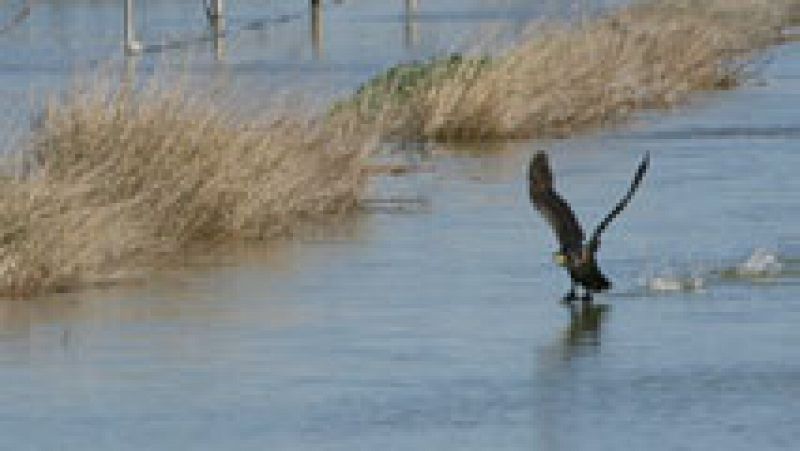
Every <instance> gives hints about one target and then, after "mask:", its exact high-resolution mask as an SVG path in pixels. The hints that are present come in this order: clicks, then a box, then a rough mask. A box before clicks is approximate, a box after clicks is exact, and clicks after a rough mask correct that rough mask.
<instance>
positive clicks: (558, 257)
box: [553, 252, 567, 266]
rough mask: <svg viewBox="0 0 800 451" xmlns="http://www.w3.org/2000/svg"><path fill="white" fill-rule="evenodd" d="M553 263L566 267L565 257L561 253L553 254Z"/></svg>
mask: <svg viewBox="0 0 800 451" xmlns="http://www.w3.org/2000/svg"><path fill="white" fill-rule="evenodd" d="M553 261H554V262H555V263H556V265H558V266H567V256H566V255H564V254H562V253H561V252H553Z"/></svg>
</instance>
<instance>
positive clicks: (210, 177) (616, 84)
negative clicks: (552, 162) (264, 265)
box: [0, 0, 800, 297]
mask: <svg viewBox="0 0 800 451" xmlns="http://www.w3.org/2000/svg"><path fill="white" fill-rule="evenodd" d="M799 13H800V0H668V1H664V2H653V3H646V4H640V5H637V6H633V7H628V8H624V9H622V10H619V11H616V12H614V13H611V14H609V15H607V16H605V17H600V18H594V19H591V20H586V21H584V22H581V23H576V24H564V25H552V24H548V25H540V26H538V27H536V28H535V30H534V33H532V34H530V35H529V36H530V37H529V38H526V39H522V40H521V41H520V42H519V43H518V44H517V45H515V46H512V47H511V48H508V49H506V50H505V51H503V52H498V53H496V54H494V55H493V56H491V57H483V56H481V57H470V56H452V57H448V58H445V59H442V60H436V61H432V62H426V63H418V64H412V65H404V66H400V67H397V68H395V69H393V70H391V71H389V72H387V73H385V74H383V75H382V76H380V77H377V78H376V79H374V80H372V81H371V82H369V83H367V84H365V85H364V86H363V87H362V89H360V90H359V91H358V92H357V93H356V94H355V95H354V96H353V97H352V98H351V99H349V100H347V101H343V102H339V103H337V104H336V105H335V106H334V108H332V109H331V110H330V111H329V112H328V114H325V115H321V116H318V117H316V119H315V118H310V119H305V118H303V117H305V115H302V114H296V113H297V112H295V111H290V110H287V111H277V112H276V111H273V112H271V114H270V116H269V117H270V118H271V119H242V118H238V117H236V116H235V115H233V114H231V113H230V112H229V111H228V110H226V109H225V108H220V107H217V106H216V105H218V102H216V101H215V99H198V98H196V97H195V96H192V95H189V94H188V93H187V91H186V90H183V89H180V88H170V87H168V88H167V89H162V88H158V87H153V88H150V89H144V90H138V91H136V92H135V93H131V92H128V91H126V90H124V89H123V90H120V89H115V88H104V87H103V86H105V85H103V84H93V85H92V86H90V87H89V88H88V89H76V90H74V91H73V92H72V93H71V94H70V95H68V96H66V97H65V98H63V99H62V100H60V101H58V102H53V103H52V104H51V105H50V106H49V107H48V108H47V109H46V110H45V111H44V112H43V114H42V116H41V120H40V121H38V123H37V124H36V126H35V127H34V129H33V130H32V131H31V132H30V135H29V140H28V141H27V147H28V148H27V149H25V150H26V151H25V155H26V161H25V162H24V164H21V165H20V166H19V167H16V168H12V167H11V163H10V162H6V167H5V168H4V173H6V174H7V175H5V176H2V177H0V208H1V209H2V211H3V214H2V215H0V243H1V246H2V247H0V296H9V297H26V296H31V295H35V294H37V293H43V292H48V291H58V290H67V289H72V288H74V287H78V286H84V285H87V284H97V283H113V282H115V281H117V280H119V279H121V278H127V277H130V276H131V275H132V274H135V273H137V268H152V267H153V266H155V265H158V264H161V263H162V262H168V261H169V260H170V258H171V256H173V255H175V254H177V253H181V252H183V251H185V250H187V249H190V248H192V246H193V245H195V244H199V243H209V242H211V243H223V242H226V241H229V240H251V239H266V238H269V237H274V236H276V235H280V234H288V233H291V232H292V231H293V230H294V229H295V226H297V225H298V224H301V223H307V222H309V221H318V220H321V219H323V218H328V217H330V216H331V215H336V214H343V213H346V212H349V211H351V210H352V209H353V207H355V206H356V204H357V203H358V198H359V195H360V192H361V189H362V187H363V185H364V183H365V178H366V174H367V171H368V170H370V167H369V165H367V164H366V162H367V160H368V157H369V155H370V154H371V152H372V151H373V150H374V149H375V148H376V146H377V145H378V143H379V141H380V139H381V138H385V137H386V136H389V135H394V136H401V137H406V138H412V139H415V140H463V139H503V138H531V137H532V138H539V137H553V136H567V135H570V134H572V133H575V132H579V131H582V130H586V129H591V128H596V127H601V126H603V125H605V124H608V123H614V122H617V121H620V120H623V119H625V118H627V117H629V116H630V115H631V114H633V113H634V112H635V111H637V110H640V109H643V108H668V107H670V106H672V105H675V104H677V103H680V102H683V101H685V100H686V98H687V97H688V96H689V95H690V94H691V93H692V92H695V91H698V90H711V89H727V88H731V87H734V86H736V85H737V83H739V82H740V81H741V80H742V78H743V77H745V76H746V69H747V67H748V66H747V63H748V62H749V60H750V58H751V57H752V53H753V52H754V51H755V50H758V49H760V48H762V47H764V46H766V45H769V44H771V43H773V42H776V40H777V39H778V37H779V35H780V29H781V27H784V26H786V25H788V24H790V23H794V22H795V20H796V19H797V18H798V16H800V14H799ZM10 174H15V175H13V176H12V175H10Z"/></svg>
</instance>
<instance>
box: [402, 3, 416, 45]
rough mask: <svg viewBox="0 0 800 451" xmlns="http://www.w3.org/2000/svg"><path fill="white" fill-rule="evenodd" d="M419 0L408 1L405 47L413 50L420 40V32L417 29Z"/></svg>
mask: <svg viewBox="0 0 800 451" xmlns="http://www.w3.org/2000/svg"><path fill="white" fill-rule="evenodd" d="M417 7H418V5H417V0H406V15H405V28H404V31H405V45H406V48H412V47H415V46H416V45H417V41H418V40H419V30H418V27H417Z"/></svg>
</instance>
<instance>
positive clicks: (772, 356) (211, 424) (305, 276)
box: [0, 2, 800, 450]
mask: <svg viewBox="0 0 800 451" xmlns="http://www.w3.org/2000/svg"><path fill="white" fill-rule="evenodd" d="M175 3H176V4H178V3H179V2H175ZM229 3H230V2H229ZM423 3H424V2H423ZM433 3H434V2H430V3H429V5H430V4H433ZM521 3H524V2H517V3H516V4H521ZM105 4H106V3H105V2H91V5H94V6H91V7H97V8H100V9H101V10H102V5H105ZM441 4H442V5H444V4H447V2H442V3H441ZM450 4H452V3H450ZM476 4H477V2H476ZM514 4H515V3H514V2H496V3H495V10H494V11H495V13H492V14H488V13H487V16H488V17H496V16H497V15H498V13H497V12H496V11H508V10H509V9H512V8H513V6H514ZM47 5H57V2H53V3H48V4H47ZM271 5H272V6H275V5H278V2H274V3H272V4H271ZM281 5H284V6H285V5H288V3H285V4H281ZM364 5H365V3H364V2H353V4H352V5H350V4H345V5H343V6H341V9H340V10H339V11H340V13H341V14H342V16H343V17H344V16H346V14H345V13H346V12H347V11H348V10H347V8H350V7H352V8H354V10H355V11H356V12H360V13H362V14H365V15H368V13H367V12H366V11H367V10H369V7H368V6H364ZM398 5H399V2H398ZM497 5H500V6H497ZM507 5H508V6H507ZM48 7H52V8H55V7H56V6H48ZM87 7H89V6H87ZM275 7H276V8H277V7H278V6H275ZM287 8H288V6H287ZM398 8H399V6H398ZM432 8H433V7H432ZM504 8H509V9H504ZM433 9H434V10H436V8H433ZM489 10H490V11H491V9H490V8H489ZM459 11H461V12H460V13H459V12H458V11H453V12H452V14H453V18H454V19H453V20H448V19H447V16H446V15H445V16H444V18H441V19H436V20H433V19H431V20H430V23H433V24H436V25H431V26H439V25H438V24H439V23H444V24H448V23H450V24H452V23H459V24H463V21H466V19H464V18H467V17H471V13H469V11H472V9H470V8H467V7H464V8H463V9H461V10H459ZM370 14H372V13H370ZM374 14H375V15H376V17H377V18H376V19H375V21H376V22H378V19H381V20H385V18H386V17H394V16H391V14H390V15H387V14H385V13H382V12H375V13H374ZM437 14H438V13H437ZM437 14H434V13H429V16H430V17H439V16H437ZM456 19H458V20H456ZM462 19H463V21H462ZM341 20H345V19H344V18H343V19H341ZM483 23H485V21H483V19H481V20H478V19H475V20H474V22H473V25H474V26H478V25H480V24H483ZM396 25H397V24H396ZM75 27H77V25H76V26H75ZM423 28H424V26H423ZM111 41H112V39H109V42H111ZM401 44H402V42H397V43H396V45H395V47H391V49H390V50H387V52H389V53H391V52H398V53H397V54H399V52H402V51H403V50H399V49H401V47H398V46H400V45H401ZM81 45H83V44H81ZM108 45H109V46H110V45H112V44H108ZM113 45H116V44H113ZM329 45H330V46H331V47H329V48H333V46H335V45H338V44H329ZM342 45H344V44H342ZM365 45H366V44H365ZM375 45H380V44H377V41H376V44H375ZM433 47H434V46H431V47H430V48H433ZM265 51H266V50H265ZM372 51H374V52H375V53H380V52H379V51H378V49H375V48H373V49H372ZM397 54H396V55H397ZM770 56H771V62H770V63H769V64H768V65H766V66H765V67H764V70H763V73H762V74H761V80H760V81H758V82H754V83H751V84H750V85H748V86H745V87H744V88H742V89H740V90H737V91H730V92H722V93H715V94H709V95H706V96H700V97H698V98H696V100H695V101H694V102H693V103H692V105H690V106H687V107H685V108H682V109H680V110H678V111H675V112H672V113H669V114H666V113H658V114H651V115H646V116H643V117H642V118H641V119H640V120H638V121H637V122H636V123H634V124H632V125H629V126H626V127H623V128H619V129H616V130H613V131H609V132H606V133H602V134H594V135H591V136H585V137H580V138H575V139H568V140H559V141H553V142H538V143H528V142H517V143H511V144H505V145H503V144H492V145H489V144H484V145H475V146H472V147H469V146H461V147H456V148H449V147H446V146H439V147H436V148H435V149H433V150H432V152H431V154H430V156H427V157H425V159H426V162H427V163H431V164H433V165H434V166H435V167H436V171H435V172H434V173H423V174H419V175H416V176H413V177H405V178H399V179H387V180H383V181H379V182H378V183H377V184H376V186H375V187H373V192H371V193H370V195H371V196H373V197H375V198H386V197H397V198H414V199H417V198H419V199H422V202H419V203H412V204H410V205H409V208H405V209H395V208H383V209H382V208H371V209H369V211H368V212H367V213H365V214H363V215H361V216H359V217H358V218H356V219H354V220H353V221H351V222H348V223H345V224H341V225H340V226H337V227H335V228H333V229H331V230H327V231H325V232H322V233H319V234H318V235H316V236H309V237H308V238H306V239H303V240H301V241H294V242H282V243H281V242H279V243H273V244H270V245H265V246H263V247H261V248H252V247H250V246H248V247H245V248H244V249H239V250H232V251H231V255H227V256H220V257H218V258H210V257H209V258H207V259H197V260H194V261H192V264H191V265H188V267H187V268H186V269H185V270H181V271H173V272H169V273H167V272H165V273H162V274H159V275H157V276H156V277H153V279H152V280H150V281H148V282H147V283H145V284H143V285H139V286H128V287H118V288H114V289H107V290H93V291H85V292H80V293H73V294H68V295H54V296H50V297H48V298H43V299H36V300H32V301H25V302H20V301H0V448H4V449H5V448H9V449H19V448H23V449H26V448H27V449H53V448H59V449H314V450H317V449H331V450H353V449H365V450H369V449H377V448H384V449H459V450H463V449H474V450H486V449H509V450H512V449H513V450H517V449H544V450H618V449H664V450H674V449H731V450H752V449H787V450H788V449H795V447H796V443H797V442H798V440H799V439H800V328H798V327H797V324H798V323H800V232H799V231H798V228H797V224H798V223H799V222H800V209H798V201H797V199H798V193H799V192H800V178H798V177H797V175H796V172H797V168H800V153H798V152H797V147H798V133H797V132H796V130H797V129H798V128H800V123H798V119H797V105H798V104H800V45H798V44H797V43H795V44H790V45H785V46H782V47H778V48H776V49H774V50H772V51H771V52H770ZM330 57H331V58H333V57H332V56H330ZM391 57H396V56H391ZM387 58H390V57H388V56H387ZM243 59H244V58H243ZM265 60H266V59H265ZM365 60H370V58H365ZM4 61H5V60H4ZM369 64H372V62H369V63H368V65H369ZM381 64H382V63H381ZM354 67H358V66H357V65H354ZM358 70H360V69H358ZM21 71H22V72H21V73H22V75H21V76H24V75H25V74H28V75H29V76H30V77H31V78H32V79H33V80H34V81H32V82H31V83H35V82H36V81H35V80H37V79H38V78H37V77H39V75H38V74H37V73H36V72H35V71H28V72H26V70H22V69H21ZM256 72H257V73H258V76H260V77H265V76H266V74H269V73H270V69H269V65H266V64H265V65H264V66H263V67H262V68H260V69H258V70H257V71H256ZM0 74H2V75H0V76H2V77H4V78H5V79H6V80H8V78H7V77H9V76H11V75H9V72H8V71H3V70H0ZM60 76H61V75H59V77H60ZM45 78H46V76H45ZM44 83H45V85H47V84H48V83H51V81H45V82H44ZM52 83H53V84H54V85H57V84H58V83H60V82H55V81H53V82H52ZM12 85H13V84H12ZM14 86H16V87H15V88H14V89H17V88H19V85H14ZM542 147H544V148H547V149H549V150H550V151H551V157H552V164H553V166H554V170H555V172H556V175H557V182H558V183H559V187H560V188H559V189H560V190H561V191H562V192H563V194H564V196H565V197H566V198H568V199H570V201H571V202H572V204H573V207H574V208H575V209H576V211H577V213H578V215H579V217H581V218H582V219H583V220H584V221H585V222H586V224H587V226H588V227H590V226H591V225H593V224H594V223H595V222H596V221H597V220H598V219H599V218H601V217H602V215H603V214H604V213H605V212H606V210H607V209H608V208H609V207H610V206H611V205H612V204H613V202H614V201H615V200H616V198H617V197H618V196H619V195H621V194H622V192H624V190H625V189H626V188H627V184H628V181H629V178H630V177H631V174H632V171H633V169H634V168H635V167H636V164H637V163H638V159H639V158H640V155H641V154H642V153H644V152H645V151H646V150H649V151H651V152H652V165H651V171H650V173H649V174H648V176H647V178H646V179H645V182H644V184H643V187H642V189H641V191H640V192H639V193H638V194H637V196H636V197H635V198H634V200H633V202H632V204H631V205H630V207H629V208H628V210H626V211H625V213H624V214H622V215H621V216H620V218H619V219H618V220H617V221H616V222H615V223H614V224H613V225H612V227H611V228H610V229H609V231H608V232H607V235H606V236H605V238H604V240H603V248H602V251H601V254H600V259H601V264H602V266H603V268H604V270H605V271H606V272H607V273H608V274H609V275H610V276H611V278H612V279H613V281H614V283H615V287H614V289H613V290H612V291H611V292H610V293H608V294H604V295H603V296H600V297H598V298H597V299H596V303H597V304H598V305H604V306H605V307H604V308H597V309H594V310H590V311H581V310H580V309H577V310H576V311H575V312H574V315H571V314H570V312H569V311H568V310H567V309H565V308H564V307H563V306H561V305H560V304H559V303H558V299H559V298H560V296H561V295H562V294H563V292H564V291H565V290H566V288H567V285H568V282H567V278H566V276H565V274H563V273H562V272H561V271H560V269H558V268H556V267H554V266H553V265H552V263H551V260H550V256H551V251H552V250H553V249H554V244H553V239H552V237H551V233H550V231H549V230H548V229H547V228H546V226H545V224H544V222H543V221H542V220H541V219H540V218H539V217H538V216H537V215H536V214H535V213H534V212H533V211H532V209H531V207H530V205H529V203H528V200H527V197H526V196H527V194H526V190H525V184H524V180H523V175H524V169H523V168H524V166H525V164H526V162H527V159H528V158H529V156H530V154H531V153H532V152H533V151H534V150H535V149H537V148H542ZM755 260H758V261H755ZM754 261H755V262H754ZM759 261H760V262H762V263H763V262H768V261H776V262H779V263H780V267H779V269H778V270H777V271H773V272H770V273H766V274H752V273H742V272H741V271H739V270H740V269H741V268H742V267H745V268H751V269H752V268H756V269H758V268H759V267H760V266H759ZM762 266H763V264H762ZM686 277H698V278H700V279H702V281H703V283H702V286H701V287H698V288H691V289H683V288H680V289H675V290H669V289H667V290H664V289H658V286H656V287H655V289H654V287H653V281H654V280H658V279H659V278H661V279H664V280H666V281H669V280H670V278H672V279H677V280H678V281H680V280H683V279H682V278H686ZM662 286H663V285H662Z"/></svg>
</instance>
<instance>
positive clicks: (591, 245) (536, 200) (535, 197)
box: [528, 151, 650, 303]
mask: <svg viewBox="0 0 800 451" xmlns="http://www.w3.org/2000/svg"><path fill="white" fill-rule="evenodd" d="M649 164H650V153H649V152H647V153H646V154H645V156H644V158H643V159H642V162H641V163H640V164H639V168H638V169H637V170H636V174H635V175H634V177H633V182H632V183H631V187H630V188H629V189H628V192H627V193H626V194H625V196H623V197H622V199H621V200H620V201H619V202H618V203H617V205H616V206H615V207H614V209H613V210H611V212H610V213H609V214H608V215H607V216H606V217H605V218H604V219H603V220H602V221H601V222H600V224H599V225H598V226H597V228H596V229H594V233H592V236H591V238H589V241H588V242H585V243H584V238H585V237H584V234H583V229H581V225H580V223H579V222H578V220H577V219H576V218H575V213H574V212H573V211H572V209H571V208H570V206H569V204H568V203H567V202H566V201H565V200H564V199H563V198H562V197H561V196H559V195H558V193H556V192H555V190H554V189H553V173H552V172H551V171H550V164H549V163H548V161H547V154H546V153H545V152H543V151H539V152H537V153H536V155H534V156H533V159H531V164H530V168H529V170H528V182H529V188H530V195H531V202H532V203H533V206H534V208H536V209H537V210H539V213H541V214H542V216H544V218H545V219H546V220H547V222H548V223H550V226H551V227H552V228H553V231H554V232H555V234H556V238H558V242H559V244H560V249H559V251H558V252H556V253H554V254H553V256H554V259H555V261H556V263H557V264H558V265H559V266H563V267H565V268H566V269H567V271H569V276H570V278H571V279H572V283H571V287H570V290H569V292H568V293H567V294H566V296H564V302H567V303H569V302H571V301H574V300H575V299H577V295H576V286H577V285H580V286H582V287H583V288H584V296H583V300H584V301H591V300H592V293H597V292H600V291H605V290H608V289H609V288H611V282H610V281H609V280H608V278H607V277H606V276H604V275H603V273H602V272H600V268H599V267H598V266H597V260H596V259H595V254H596V253H597V250H598V248H599V247H600V235H601V234H602V233H603V231H605V229H606V228H607V227H608V225H609V224H610V223H611V221H612V220H613V219H614V218H615V217H616V216H617V215H619V214H620V212H622V210H623V209H624V208H625V206H626V205H628V202H630V201H631V198H632V197H633V193H635V192H636V189H637V188H638V187H639V184H640V183H641V182H642V178H644V174H645V172H647V167H648V165H649Z"/></svg>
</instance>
